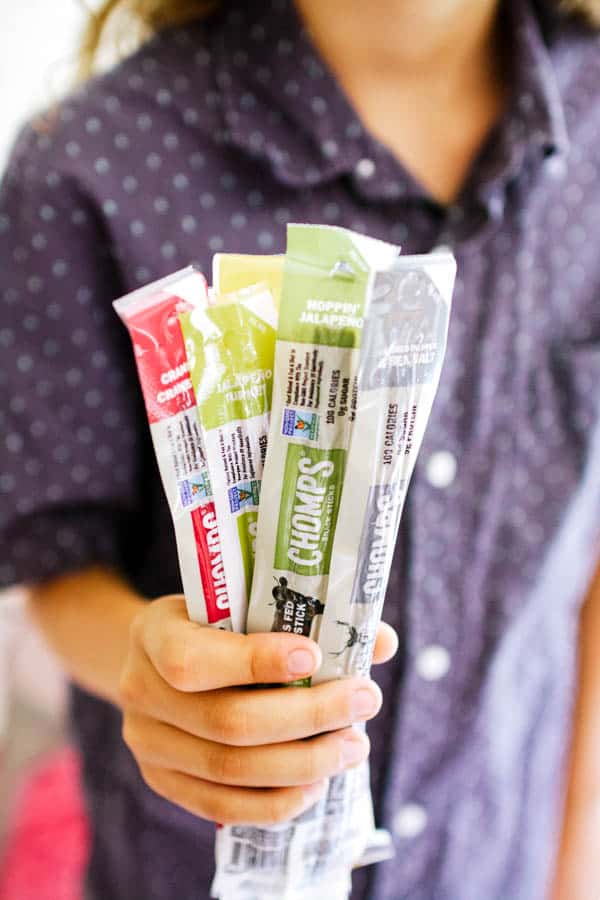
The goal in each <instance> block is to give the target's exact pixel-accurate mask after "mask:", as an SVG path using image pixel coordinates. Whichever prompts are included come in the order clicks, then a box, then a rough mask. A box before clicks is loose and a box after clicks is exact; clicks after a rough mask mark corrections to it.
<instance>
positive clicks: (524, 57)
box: [213, 0, 569, 199]
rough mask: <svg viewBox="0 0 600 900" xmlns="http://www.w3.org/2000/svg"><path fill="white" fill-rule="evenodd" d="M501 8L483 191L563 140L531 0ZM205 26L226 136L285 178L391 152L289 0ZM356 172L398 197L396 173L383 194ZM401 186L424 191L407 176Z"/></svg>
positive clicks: (257, 5)
mask: <svg viewBox="0 0 600 900" xmlns="http://www.w3.org/2000/svg"><path fill="white" fill-rule="evenodd" d="M505 13H506V15H507V27H508V29H509V33H508V39H509V46H510V54H511V69H512V71H511V82H512V89H511V92H510V97H509V101H508V104H507V108H506V110H505V114H504V115H503V117H502V120H501V122H500V123H499V125H498V126H497V128H496V129H495V131H494V134H493V135H492V138H493V140H491V141H489V142H488V143H487V145H486V146H485V147H484V148H483V150H482V153H481V154H480V157H479V159H478V161H477V163H476V165H475V167H474V172H473V175H474V176H475V175H476V176H477V178H476V180H477V182H478V184H479V188H480V190H482V191H483V193H485V191H486V190H487V189H488V188H489V186H490V184H491V183H492V182H493V183H495V184H497V182H498V180H510V178H511V177H513V176H514V175H516V174H517V172H518V170H519V169H520V167H521V165H522V164H523V160H524V158H525V156H526V155H527V154H528V152H529V151H531V149H532V148H533V149H534V150H535V149H537V150H538V151H540V152H541V155H544V156H545V155H549V154H559V155H564V154H566V153H567V151H568V146H569V140H568V134H567V129H566V123H565V114H564V109H563V103H562V99H561V95H560V92H559V88H558V84H557V79H556V75H555V72H554V68H553V63H552V58H551V51H550V49H549V47H548V45H547V44H546V41H545V38H544V35H543V32H542V27H541V24H540V20H539V18H538V15H537V14H536V12H535V11H534V9H533V7H532V5H531V3H530V0H506V6H505ZM213 35H214V36H213V59H214V63H215V77H216V80H217V85H218V88H219V92H220V94H221V99H222V111H223V116H224V126H225V127H224V132H223V140H224V141H226V142H227V143H230V144H233V145H236V146H238V147H239V148H240V149H242V150H244V151H245V152H246V153H248V154H249V155H250V156H252V157H254V158H256V159H257V160H262V161H263V162H266V163H267V164H268V165H269V166H270V167H271V168H272V171H273V173H274V175H275V176H276V177H277V178H278V179H279V180H280V181H281V182H282V183H283V184H285V185H288V186H292V187H298V188H303V187H310V186H312V185H317V184H320V183H323V182H327V181H331V180H333V179H335V178H337V177H339V176H341V175H347V174H350V173H352V172H357V171H358V172H359V173H360V166H359V163H360V162H361V160H364V159H374V158H375V159H376V160H377V159H379V161H381V162H382V163H384V165H383V168H384V169H385V157H386V156H388V157H390V154H389V153H388V151H387V150H386V148H385V147H383V146H382V145H381V144H380V143H379V142H378V141H377V140H376V139H374V138H373V137H371V136H370V135H368V134H367V133H366V132H365V130H364V129H363V127H362V126H361V123H360V121H359V119H358V118H357V116H356V114H355V112H354V110H353V109H352V106H351V104H350V103H349V101H348V99H347V97H346V95H345V94H344V92H343V91H342V89H341V88H340V87H339V85H338V84H337V82H336V80H335V78H334V76H333V75H332V73H331V72H330V70H329V69H328V67H327V66H326V65H325V63H324V62H323V60H322V59H321V58H320V56H319V54H318V52H317V51H316V49H315V47H314V46H313V44H312V42H311V40H310V37H309V35H308V34H307V32H306V29H305V28H304V27H303V24H302V22H301V20H300V17H299V15H298V13H297V11H296V9H295V7H294V4H293V2H292V0H247V2H246V3H245V4H241V3H238V2H233V3H232V4H231V5H230V6H228V8H227V11H226V12H225V13H223V15H222V18H221V20H220V22H219V24H218V25H217V27H216V29H215V31H214V32H213ZM396 170H397V169H396ZM388 171H390V170H389V167H388ZM358 180H359V182H362V183H361V185H360V189H361V190H362V191H363V192H364V193H365V194H367V195H368V196H371V197H372V198H373V199H376V198H378V199H390V198H391V199H398V179H397V177H396V178H395V187H396V190H395V191H390V190H389V187H390V181H389V179H388V181H387V185H388V189H387V193H386V187H385V185H386V180H385V178H383V179H382V178H375V179H368V178H367V179H361V178H359V179H358ZM400 192H401V193H402V194H403V195H411V194H420V195H421V196H422V195H423V191H422V188H420V186H419V185H417V184H415V183H414V182H412V181H411V179H410V177H409V176H407V177H406V184H404V185H402V186H401V189H400ZM478 193H479V191H478Z"/></svg>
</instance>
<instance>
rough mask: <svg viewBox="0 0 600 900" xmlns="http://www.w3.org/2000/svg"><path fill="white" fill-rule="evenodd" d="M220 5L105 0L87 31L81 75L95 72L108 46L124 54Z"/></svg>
mask: <svg viewBox="0 0 600 900" xmlns="http://www.w3.org/2000/svg"><path fill="white" fill-rule="evenodd" d="M220 5H221V2H220V0H103V2H102V3H101V5H100V7H99V9H97V10H96V11H94V12H90V15H89V20H88V22H87V24H86V26H85V29H84V32H83V36H82V39H81V44H80V47H79V59H78V77H79V78H80V79H82V80H83V79H84V78H87V77H89V76H90V75H92V74H93V72H94V71H95V69H96V67H97V65H98V63H99V62H100V63H101V61H102V54H103V51H104V50H105V49H109V50H111V51H112V54H111V55H113V56H114V51H115V50H116V52H117V54H118V55H123V54H124V53H127V52H130V51H131V50H132V49H134V48H135V47H136V46H137V45H139V44H141V43H142V42H143V41H144V40H145V39H147V38H149V37H151V36H152V35H153V34H156V33H157V32H159V31H162V29H163V28H167V27H169V26H171V25H182V24H183V23H185V22H189V21H191V20H192V19H199V18H205V17H207V16H209V15H210V14H211V13H212V12H214V11H215V10H216V9H218V7H219V6H220Z"/></svg>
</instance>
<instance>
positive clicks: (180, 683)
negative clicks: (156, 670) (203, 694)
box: [159, 634, 188, 690]
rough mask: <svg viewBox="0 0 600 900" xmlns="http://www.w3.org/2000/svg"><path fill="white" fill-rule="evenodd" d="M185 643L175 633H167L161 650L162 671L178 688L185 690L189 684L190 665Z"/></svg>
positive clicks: (169, 681)
mask: <svg viewBox="0 0 600 900" xmlns="http://www.w3.org/2000/svg"><path fill="white" fill-rule="evenodd" d="M186 657H187V652H186V647H185V644H183V643H182V641H181V640H178V639H177V638H176V637H175V636H174V635H170V634H165V636H164V637H163V639H162V641H161V645H160V651H159V662H160V671H161V674H162V676H163V678H164V679H165V680H166V681H168V683H169V684H170V685H171V687H174V688H175V689H176V690H185V688H186V686H187V684H188V665H187V659H186Z"/></svg>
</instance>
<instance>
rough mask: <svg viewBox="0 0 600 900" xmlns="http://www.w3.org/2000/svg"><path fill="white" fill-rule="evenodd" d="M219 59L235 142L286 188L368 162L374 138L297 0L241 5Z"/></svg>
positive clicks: (230, 15)
mask: <svg viewBox="0 0 600 900" xmlns="http://www.w3.org/2000/svg"><path fill="white" fill-rule="evenodd" d="M213 54H214V60H215V71H216V79H217V85H218V87H219V90H220V93H221V96H222V103H223V115H224V119H225V128H226V137H227V139H228V140H229V142H230V143H233V144H235V145H237V146H238V147H240V148H241V149H243V150H244V151H246V152H247V153H249V154H250V155H251V156H253V157H256V158H262V159H264V160H265V161H267V162H268V163H270V165H271V167H272V168H273V171H274V173H275V175H276V176H277V177H278V178H279V179H280V180H281V181H282V182H283V183H285V184H288V185H290V186H297V187H308V186H311V185H314V184H318V183H321V182H324V181H329V180H331V179H334V178H336V177H338V176H339V175H342V174H344V173H347V172H349V171H351V170H352V169H353V168H354V167H355V166H356V165H357V163H358V162H359V160H360V159H361V158H362V157H364V156H365V152H366V148H367V146H368V143H369V142H368V136H367V135H365V133H364V129H363V128H362V126H361V123H360V122H359V120H358V118H357V116H356V114H355V113H354V111H353V110H352V107H351V105H350V103H349V102H348V100H347V98H346V96H345V95H344V93H343V91H342V90H341V88H340V87H339V86H338V84H337V82H336V80H335V78H334V77H333V75H332V74H331V72H330V71H329V69H328V67H327V66H326V65H325V64H324V62H323V61H322V59H321V58H320V56H319V54H318V53H317V51H316V49H315V48H314V46H313V44H312V42H311V40H310V38H309V36H308V34H307V32H306V29H305V28H304V26H303V24H302V22H301V20H300V17H299V15H298V13H297V12H296V9H295V7H294V4H293V2H292V0H263V2H260V0H249V2H247V3H246V4H244V5H243V6H242V5H241V4H240V5H238V4H237V3H234V4H233V5H232V6H231V7H229V8H228V11H227V12H226V13H225V14H224V16H223V21H222V24H221V27H218V28H217V29H216V32H215V38H214V46H213Z"/></svg>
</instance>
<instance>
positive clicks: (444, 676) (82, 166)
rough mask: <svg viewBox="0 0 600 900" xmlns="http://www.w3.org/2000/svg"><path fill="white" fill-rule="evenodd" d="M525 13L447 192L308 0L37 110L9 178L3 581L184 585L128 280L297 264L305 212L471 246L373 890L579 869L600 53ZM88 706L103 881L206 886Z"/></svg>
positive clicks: (178, 38) (594, 467)
mask: <svg viewBox="0 0 600 900" xmlns="http://www.w3.org/2000/svg"><path fill="white" fill-rule="evenodd" d="M513 6H514V9H513V12H512V13H511V15H512V19H511V28H512V35H513V41H514V47H513V51H514V52H513V54H512V58H513V62H514V73H513V78H514V84H513V90H512V94H511V102H510V104H509V107H508V109H507V114H506V116H505V120H504V122H503V125H502V128H501V129H500V132H499V134H498V139H497V140H496V141H494V142H493V145H490V146H488V147H487V148H486V150H485V151H484V152H483V153H482V154H481V155H480V157H479V158H478V160H477V162H476V163H475V165H474V167H473V169H472V171H471V173H470V176H469V180H468V183H467V185H466V187H465V190H464V192H463V194H462V195H461V197H460V199H459V200H458V201H457V202H456V203H455V204H453V205H451V206H450V207H449V208H447V209H443V208H441V207H440V206H439V204H437V203H435V202H434V200H433V199H432V198H431V197H428V196H426V195H424V193H423V189H422V187H421V186H420V185H419V184H418V183H417V181H416V180H415V179H414V178H412V177H411V175H410V173H409V172H407V171H406V170H405V169H404V167H403V166H402V165H401V164H400V163H399V161H398V160H397V159H396V158H394V156H393V155H392V154H391V153H390V152H389V150H388V149H387V148H386V147H384V146H383V145H382V144H381V143H380V142H379V141H377V140H375V139H374V138H373V136H372V135H370V134H369V133H368V132H367V131H366V130H365V128H364V127H363V126H362V124H361V122H360V121H359V119H358V117H357V115H356V113H355V112H354V110H353V109H352V108H351V107H350V106H349V104H348V100H347V98H346V97H345V96H344V94H343V93H342V92H341V90H340V89H339V88H338V86H337V85H336V84H335V82H334V81H333V79H332V77H331V75H330V73H329V72H328V71H327V69H326V67H325V66H324V65H323V63H322V61H321V60H320V59H319V58H318V57H317V55H316V53H315V51H314V48H312V46H311V44H310V41H309V39H308V37H307V35H306V34H305V33H304V32H303V31H302V29H301V27H300V25H299V23H298V21H297V18H296V14H295V13H294V12H293V9H292V8H291V4H290V2H289V0H271V2H266V3H264V4H241V3H237V2H235V0H232V3H231V8H230V12H229V14H225V15H223V16H221V17H217V18H215V19H214V20H211V21H209V22H208V23H198V24H193V25H190V26H188V27H187V28H185V29H173V30H170V31H167V32H165V33H164V34H163V35H162V36H160V37H158V38H156V39H155V40H153V41H151V42H149V43H148V44H147V45H146V46H145V47H143V48H142V50H141V51H139V52H138V53H137V54H136V55H134V56H132V57H131V58H129V59H127V60H126V61H124V62H123V63H122V64H121V65H120V66H119V67H117V68H116V69H115V70H113V71H112V72H110V73H108V74H106V75H104V76H102V77H101V78H99V79H96V80H95V81H94V82H92V83H90V84H89V85H88V86H86V87H85V88H83V89H82V90H80V91H79V92H78V93H77V94H76V95H74V96H72V97H70V98H68V99H67V100H66V101H64V103H63V104H62V105H61V107H60V108H59V109H58V110H57V111H56V112H55V113H54V114H52V115H49V117H48V121H47V122H46V123H45V124H44V127H43V128H40V127H39V124H37V123H36V124H34V125H32V126H30V127H28V128H27V129H26V130H25V131H24V132H23V134H22V135H21V136H20V138H19V140H18V142H17V144H16V146H15V149H14V152H13V155H12V159H11V163H10V166H9V169H8V171H7V173H6V175H5V177H4V180H3V183H2V187H1V189H0V263H1V265H0V352H1V353H2V364H1V365H0V396H1V397H2V398H6V402H3V403H2V404H1V405H0V460H1V463H2V465H1V466H0V473H1V474H0V497H1V500H2V502H1V503H0V548H1V549H0V583H2V584H10V583H12V582H14V581H28V580H39V579H43V578H47V577H51V576H53V575H56V574H58V573H62V572H64V571H67V570H69V569H73V568H77V567H79V566H83V565H87V564H90V563H108V564H110V565H114V566H117V567H119V568H120V569H121V570H122V571H123V572H124V573H125V574H126V575H127V576H128V578H129V579H130V580H131V582H132V583H133V584H134V585H135V586H136V588H137V589H138V590H139V591H140V592H141V593H142V594H144V595H146V596H155V595H159V594H162V593H169V592H173V591H178V590H180V581H179V576H178V571H177V558H176V553H175V546H174V542H173V537H172V528H171V523H170V520H169V514H168V510H167V507H166V504H165V501H164V498H163V495H162V490H161V488H160V483H159V478H158V473H157V471H156V466H155V463H154V459H153V453H152V450H151V446H150V442H149V436H148V429H147V426H146V422H145V416H144V413H143V410H142V408H141V402H140V392H139V387H138V383H137V377H136V374H135V371H134V364H133V358H132V353H131V349H130V345H129V342H128V339H127V336H126V334H125V332H124V329H123V328H122V326H121V324H120V322H119V321H118V319H117V317H116V316H115V315H114V313H113V311H112V307H111V302H112V300H113V299H114V298H115V297H116V296H118V295H120V294H122V293H125V292H127V291H130V290H132V289H134V288H135V287H137V286H139V285H141V284H143V283H146V282H148V281H150V280H152V279H155V278H158V277H160V276H162V275H165V274H167V273H169V272H171V271H173V270H175V269H177V268H179V267H182V266H184V265H187V264H188V263H189V262H190V261H195V262H197V263H198V264H199V265H200V266H201V267H202V268H203V269H204V270H205V271H206V272H209V271H210V261H211V256H212V254H213V252H215V251H219V250H223V249H227V250H231V251H243V252H255V253H257V252H262V253H264V252H268V253H271V252H280V251H281V250H282V249H283V248H284V244H285V224H286V223H287V222H288V221H314V222H323V223H327V224H339V225H345V226H349V227H352V228H355V229H356V230H359V231H361V232H364V233H368V234H371V235H373V236H375V237H380V238H383V239H387V240H392V241H395V242H398V243H401V244H402V246H403V249H404V251H406V252H409V253H410V252H422V251H426V250H430V249H432V248H434V247H437V246H439V245H447V246H450V247H452V248H453V249H454V250H455V252H456V255H457V258H458V264H459V276H458V281H457V285H456V292H455V302H454V310H453V314H452V320H451V326H450V335H449V347H448V356H447V362H446V365H445V368H444V373H443V378H442V383H441V385H440V390H439V394H438V397H437V399H436V403H435V406H434V410H433V413H432V417H431V421H430V424H429V427H428V430H427V433H426V437H425V442H424V446H423V449H422V452H421V456H420V460H419V463H418V465H417V470H416V473H415V476H414V479H413V484H412V486H411V490H410V493H409V498H408V501H407V506H406V510H405V513H404V518H403V525H402V528H401V533H400V537H399V541H398V546H397V548H396V556H395V560H394V565H393V567H392V573H391V578H390V586H389V594H388V601H387V607H386V609H387V618H388V620H390V621H392V622H393V623H394V624H395V625H396V626H397V628H398V630H399V633H400V634H401V636H402V642H403V647H402V652H401V653H400V655H399V657H398V659H397V660H396V661H395V662H394V663H391V664H388V665H387V666H385V667H384V668H383V669H382V670H381V671H380V672H378V673H377V678H378V680H379V681H380V683H381V685H382V687H383V688H384V708H383V712H382V714H381V716H380V717H379V719H378V721H377V723H374V725H373V727H372V729H371V735H372V742H373V758H374V763H373V766H372V780H373V789H374V796H375V798H376V801H377V809H378V815H379V818H380V820H381V822H382V823H385V824H387V825H389V826H391V825H392V823H393V822H394V821H396V822H399V821H400V822H402V821H405V820H403V819H402V815H401V811H402V810H404V811H406V810H407V809H408V810H413V812H414V811H415V810H423V815H422V816H421V818H420V820H419V821H420V822H421V823H422V828H421V827H420V828H419V829H417V828H415V827H412V828H410V829H409V828H407V827H405V826H404V827H403V828H401V829H400V831H401V832H402V835H401V841H402V844H401V848H400V849H399V853H398V854H397V857H396V859H395V860H394V861H393V862H390V863H386V864H384V865H381V866H379V867H378V868H377V870H376V871H373V870H367V871H366V872H363V873H360V874H359V875H358V876H357V881H356V890H355V893H354V895H353V900H354V898H356V900H358V898H363V900H364V898H366V897H367V896H368V897H369V898H370V900H399V894H398V890H399V885H402V888H401V889H402V891H403V892H404V894H405V895H406V897H408V896H410V897H411V900H415V898H416V900H429V898H431V897H433V896H444V897H452V898H456V900H459V898H460V900H480V898H481V897H486V898H490V900H505V898H506V897H515V898H516V897H527V900H542V894H541V890H542V886H543V884H544V881H545V879H544V877H543V873H544V872H545V871H546V869H547V867H548V866H549V864H550V860H549V856H548V854H549V848H550V847H551V846H552V840H551V834H552V831H553V828H554V826H555V824H556V821H557V815H558V809H559V797H558V796H557V785H558V784H559V783H560V779H559V772H560V767H561V761H562V758H563V753H564V741H565V735H567V734H568V715H569V709H570V698H571V693H572V690H573V679H574V671H575V652H574V651H575V646H576V635H575V633H574V625H575V623H576V621H577V616H576V615H575V614H574V613H576V612H577V609H578V604H579V603H580V601H581V597H582V595H583V590H584V586H585V579H586V577H587V573H588V568H589V563H590V558H591V556H590V554H591V553H592V541H593V540H594V539H595V536H596V534H597V532H598V527H599V525H600V521H599V520H600V512H599V511H600V465H599V463H598V460H599V459H600V447H597V446H596V444H597V443H598V440H600V438H599V437H598V435H599V434H600V428H599V415H598V400H597V385H598V381H599V380H600V305H599V304H598V296H599V293H600V254H598V250H597V235H598V229H599V228H600V177H599V176H600V156H599V154H598V146H599V145H600V142H599V140H598V136H599V133H600V114H599V113H598V110H599V109H600V103H599V100H600V97H599V90H600V89H599V87H598V85H600V53H598V51H599V50H600V44H599V41H598V37H597V36H596V35H594V34H592V33H591V32H587V31H586V30H585V29H584V28H583V26H575V25H571V26H569V27H568V28H567V27H563V28H562V29H561V30H559V31H558V32H557V33H556V36H555V37H554V39H553V41H552V42H551V45H548V44H546V43H545V42H544V40H543V38H542V33H541V31H540V28H539V25H538V23H537V22H536V20H535V19H534V17H533V14H532V13H531V11H530V10H529V7H528V4H527V3H526V2H525V0H524V2H523V3H518V4H513V5H511V8H512V7H513ZM440 454H441V456H440ZM444 458H445V459H452V460H456V467H455V468H454V467H453V469H452V477H448V475H447V473H446V477H444V478H441V477H439V472H438V477H437V478H433V479H432V477H431V472H432V471H434V470H435V468H436V459H437V461H438V463H439V460H440V459H444ZM437 468H438V470H439V465H438V466H437ZM432 648H433V650H432ZM424 661H425V662H424ZM442 663H443V664H442ZM557 673H560V677H557ZM74 708H75V719H76V725H77V730H78V733H79V739H80V741H81V743H82V746H83V748H84V750H85V754H86V780H87V786H88V791H89V797H90V802H91V808H92V811H93V815H94V817H95V820H96V826H97V828H98V829H99V830H100V831H101V832H102V833H103V834H105V835H106V840H105V841H103V842H102V846H97V847H96V848H95V849H94V855H93V858H92V862H91V869H90V879H91V882H92V886H93V887H95V889H96V893H97V895H98V896H101V897H108V896H111V900H112V898H114V900H122V898H123V900H124V898H127V900H130V898H131V897H132V896H136V894H137V893H139V878H141V877H143V878H144V879H145V882H144V892H143V893H144V897H145V900H155V898H157V900H158V897H160V898H161V900H175V897H177V898H179V897H182V896H191V895H192V894H193V896H195V897H199V898H203V897H208V885H209V882H210V874H211V869H212V865H211V863H210V862H209V861H208V850H206V852H204V849H205V848H208V847H210V846H211V840H212V830H211V829H210V828H209V827H208V826H206V825H205V824H203V823H199V822H198V821H197V820H194V819H192V817H190V816H188V815H186V814H184V813H182V812H181V811H179V810H177V809H175V808H174V807H171V806H170V805H169V804H166V803H163V802H162V801H160V802H159V801H158V800H157V799H156V798H155V797H154V796H153V795H151V794H150V792H149V791H147V790H146V789H145V788H144V787H143V784H142V782H141V780H140V778H139V775H138V774H137V771H136V768H135V766H134V764H133V761H132V759H131V757H130V755H129V754H128V752H127V751H126V749H125V748H124V746H123V744H122V742H121V739H120V725H119V722H118V717H117V715H116V712H115V711H114V710H113V709H112V708H111V707H109V706H107V705H106V704H103V703H101V702H100V701H98V700H94V699H92V698H90V697H87V696H85V695H83V694H81V693H79V692H77V693H76V694H75V707H74ZM534 726H535V727H534ZM107 758H110V760H111V766H110V770H109V771H107V770H106V759H107ZM524 786H525V787H524ZM109 800H110V804H108V801H109ZM115 809H118V810H120V812H119V814H118V816H116V818H115V813H114V811H115ZM109 817H110V823H111V824H110V828H109V827H108V824H107V823H108V820H109ZM132 821H135V827H131V824H130V823H131V822H132ZM413 821H414V816H413ZM409 832H410V834H409ZM474 834H477V835H478V847H477V854H476V856H475V857H474V855H473V852H472V840H473V835H474ZM514 835H521V836H527V839H526V840H525V838H524V837H523V838H522V839H521V840H519V841H515V840H514ZM484 837H485V839H484ZM440 846H443V847H444V853H443V854H440V853H439V847H440ZM198 847H200V848H203V850H202V852H203V856H202V860H204V862H202V861H201V862H199V858H200V857H199V856H198V853H197V852H196V851H197V848H198ZM175 850H177V852H175ZM125 851H126V852H125ZM465 871H468V872H469V883H468V886H467V887H465V879H464V873H465ZM140 873H143V876H142V875H140ZM367 882H369V885H368V890H367ZM115 892H117V893H115ZM119 892H120V893H119ZM404 894H403V896H404Z"/></svg>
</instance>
